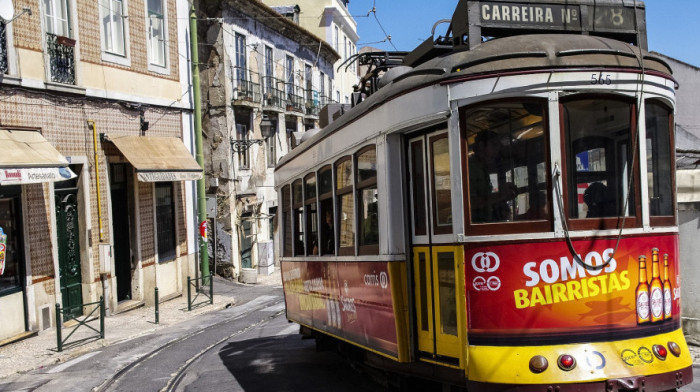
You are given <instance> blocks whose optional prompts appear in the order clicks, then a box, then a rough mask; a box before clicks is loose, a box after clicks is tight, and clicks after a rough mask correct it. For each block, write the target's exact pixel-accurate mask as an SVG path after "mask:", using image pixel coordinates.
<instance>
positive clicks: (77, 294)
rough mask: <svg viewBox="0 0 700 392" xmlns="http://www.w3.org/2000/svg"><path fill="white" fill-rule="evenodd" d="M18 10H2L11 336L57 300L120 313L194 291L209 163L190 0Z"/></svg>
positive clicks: (46, 315)
mask: <svg viewBox="0 0 700 392" xmlns="http://www.w3.org/2000/svg"><path fill="white" fill-rule="evenodd" d="M23 9H31V12H26V11H25V12H24V13H23V11H22V10H23ZM14 10H15V15H16V16H17V18H16V19H14V20H13V21H12V22H10V23H5V22H3V23H0V29H1V30H0V65H1V68H2V69H1V71H2V72H1V75H0V149H1V150H3V151H6V152H7V151H12V152H13V154H2V158H0V228H1V229H2V234H0V251H2V252H0V320H3V322H2V323H0V340H5V339H10V340H11V339H14V338H17V337H21V336H24V335H26V334H31V333H35V332H37V331H39V332H41V331H43V330H46V329H49V328H54V327H55V320H56V317H55V309H56V307H55V305H56V304H59V305H60V306H61V308H62V309H64V313H65V314H66V315H68V314H73V315H80V314H83V313H84V312H86V313H89V312H90V311H91V310H92V308H91V307H90V306H84V305H85V304H88V303H92V302H95V301H98V300H99V298H100V297H104V298H105V300H106V303H107V309H108V311H109V312H120V311H124V310H128V309H130V308H132V307H134V306H138V305H141V304H143V303H146V304H150V305H152V304H153V300H154V288H155V287H158V288H159V290H160V294H161V298H163V297H166V298H167V297H169V296H175V295H179V294H181V293H182V292H183V290H185V289H186V286H185V285H186V276H187V275H194V268H195V265H194V259H195V257H194V251H195V246H194V244H193V240H192V238H193V235H194V234H193V232H194V230H193V223H192V222H193V216H192V204H193V203H192V185H191V181H189V180H192V179H195V178H199V177H201V174H202V171H201V168H199V166H198V165H197V164H196V161H194V158H193V157H192V154H191V152H190V151H191V149H190V148H189V147H188V146H190V145H191V139H192V138H191V128H192V127H191V125H190V124H191V117H192V116H191V101H190V97H189V92H188V85H189V83H188V80H187V79H186V78H183V76H182V75H186V74H187V67H188V66H189V65H188V64H187V60H186V59H187V56H186V55H184V54H186V53H187V47H186V46H185V45H184V42H186V41H187V40H186V36H185V35H186V34H187V30H186V26H187V15H188V6H187V3H186V2H177V3H176V0H97V1H87V0H46V1H41V2H35V1H30V0H15V1H14ZM179 21H182V22H179ZM181 54H182V56H181ZM64 320H65V318H64Z"/></svg>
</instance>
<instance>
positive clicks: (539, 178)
mask: <svg viewBox="0 0 700 392" xmlns="http://www.w3.org/2000/svg"><path fill="white" fill-rule="evenodd" d="M544 112H545V109H544V105H543V104H542V103H540V102H534V101H533V102H492V103H484V104H480V105H478V106H473V107H469V108H467V109H466V110H465V112H464V120H463V121H464V124H465V131H466V132H465V137H466V142H467V151H468V152H467V155H468V160H467V164H468V176H469V181H468V184H469V190H468V192H469V208H468V213H469V219H468V220H467V221H468V222H470V224H472V225H480V224H493V223H506V222H518V221H536V222H538V223H537V224H535V223H528V224H520V225H517V224H515V223H509V226H510V227H509V228H507V229H496V231H498V232H504V231H506V232H507V231H533V230H549V229H551V224H550V223H549V222H550V220H551V213H550V209H549V208H548V205H549V186H548V183H549V179H548V178H549V176H548V175H547V173H549V170H548V168H547V162H548V160H547V159H548V158H547V156H548V155H547V143H546V133H547V132H546V126H545V124H546V121H545V118H544ZM477 230H478V229H477ZM482 230H490V231H492V232H493V230H494V227H493V226H490V227H484V228H482Z"/></svg>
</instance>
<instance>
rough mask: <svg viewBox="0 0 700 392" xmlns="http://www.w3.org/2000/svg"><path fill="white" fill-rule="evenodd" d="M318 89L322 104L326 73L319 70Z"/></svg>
mask: <svg viewBox="0 0 700 392" xmlns="http://www.w3.org/2000/svg"><path fill="white" fill-rule="evenodd" d="M318 91H319V94H321V105H324V104H325V103H326V102H325V100H324V99H323V94H325V93H326V75H325V74H324V73H323V72H321V77H320V78H319V84H318Z"/></svg>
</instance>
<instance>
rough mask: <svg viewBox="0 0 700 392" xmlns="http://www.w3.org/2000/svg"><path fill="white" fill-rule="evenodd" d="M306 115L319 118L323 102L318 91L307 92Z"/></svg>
mask: <svg viewBox="0 0 700 392" xmlns="http://www.w3.org/2000/svg"><path fill="white" fill-rule="evenodd" d="M305 93H306V105H305V107H306V115H307V116H315V117H318V114H319V112H320V111H321V102H320V100H319V93H318V91H316V90H306V91H305Z"/></svg>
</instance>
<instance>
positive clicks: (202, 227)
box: [190, 2, 209, 284]
mask: <svg viewBox="0 0 700 392" xmlns="http://www.w3.org/2000/svg"><path fill="white" fill-rule="evenodd" d="M191 4H192V5H191V6H190V52H191V56H192V100H193V101H194V140H195V149H196V158H197V163H198V164H199V166H200V167H201V168H202V178H201V179H200V180H198V181H197V209H198V210H199V211H198V212H199V254H200V257H199V260H200V263H201V270H202V276H203V277H204V276H208V275H209V246H208V244H207V199H206V195H205V193H204V181H205V175H204V151H203V147H202V100H201V96H200V95H201V92H200V86H199V49H198V47H197V46H198V42H197V14H196V13H195V9H194V2H192V3H191ZM202 284H207V282H206V281H204V280H203V281H202Z"/></svg>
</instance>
